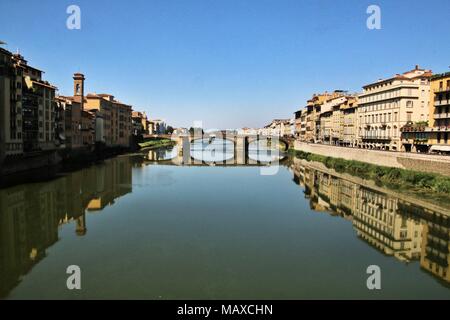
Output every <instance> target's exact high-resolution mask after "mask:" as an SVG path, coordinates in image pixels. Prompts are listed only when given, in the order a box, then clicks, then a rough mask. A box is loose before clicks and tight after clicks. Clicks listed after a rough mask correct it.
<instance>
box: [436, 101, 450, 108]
mask: <svg viewBox="0 0 450 320" xmlns="http://www.w3.org/2000/svg"><path fill="white" fill-rule="evenodd" d="M434 105H435V106H436V107H439V106H446V105H450V100H436V101H435V102H434Z"/></svg>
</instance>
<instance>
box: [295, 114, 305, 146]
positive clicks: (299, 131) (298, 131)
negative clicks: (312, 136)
mask: <svg viewBox="0 0 450 320" xmlns="http://www.w3.org/2000/svg"><path fill="white" fill-rule="evenodd" d="M307 111H308V110H307V109H306V108H303V109H301V110H298V111H296V112H295V114H294V115H295V116H294V137H295V138H296V139H298V140H300V141H306V138H305V135H306V114H307Z"/></svg>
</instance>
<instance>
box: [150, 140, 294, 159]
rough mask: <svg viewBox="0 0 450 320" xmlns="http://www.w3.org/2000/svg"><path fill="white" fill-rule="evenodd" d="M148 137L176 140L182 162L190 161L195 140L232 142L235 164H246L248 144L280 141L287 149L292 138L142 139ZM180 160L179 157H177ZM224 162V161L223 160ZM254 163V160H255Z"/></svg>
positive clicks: (224, 147)
mask: <svg viewBox="0 0 450 320" xmlns="http://www.w3.org/2000/svg"><path fill="white" fill-rule="evenodd" d="M148 138H164V139H171V140H173V141H175V142H176V144H177V146H178V153H179V155H180V156H182V162H183V163H186V164H187V163H192V159H191V144H192V143H193V142H195V141H199V140H202V141H208V142H209V143H212V142H213V141H215V140H225V141H230V142H232V143H233V150H234V160H233V161H234V162H235V164H246V163H247V162H248V161H249V160H248V157H247V156H248V152H249V146H250V144H252V143H254V142H257V141H259V142H266V143H267V144H268V145H271V144H272V143H274V144H275V145H276V147H278V143H282V144H283V145H284V146H285V149H286V150H288V149H289V147H290V146H291V145H292V144H293V142H294V138H291V137H280V136H265V135H221V134H218V135H214V134H203V135H190V134H184V135H183V134H180V135H167V134H158V135H144V139H148ZM223 149H224V150H226V149H227V146H226V144H225V143H224V144H223ZM179 160H181V159H179ZM225 162H226V161H225ZM255 164H256V162H255Z"/></svg>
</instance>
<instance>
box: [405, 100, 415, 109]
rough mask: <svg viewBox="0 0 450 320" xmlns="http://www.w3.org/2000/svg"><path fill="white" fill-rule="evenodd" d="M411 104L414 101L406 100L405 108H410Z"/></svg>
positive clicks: (412, 104)
mask: <svg viewBox="0 0 450 320" xmlns="http://www.w3.org/2000/svg"><path fill="white" fill-rule="evenodd" d="M413 106H414V102H412V101H411V100H408V101H406V107H407V108H412V107H413Z"/></svg>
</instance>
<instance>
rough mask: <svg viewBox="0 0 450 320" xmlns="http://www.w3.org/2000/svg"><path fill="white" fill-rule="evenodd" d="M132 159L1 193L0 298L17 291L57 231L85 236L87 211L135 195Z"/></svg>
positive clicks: (51, 243) (54, 240)
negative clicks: (65, 227)
mask: <svg viewBox="0 0 450 320" xmlns="http://www.w3.org/2000/svg"><path fill="white" fill-rule="evenodd" d="M131 160H132V158H130V157H118V158H116V159H114V160H111V161H106V162H105V164H103V165H97V166H93V167H91V168H87V169H83V170H80V171H77V172H73V173H70V174H68V175H66V176H64V177H62V178H59V179H56V180H53V181H50V182H44V183H35V184H27V185H21V186H16V187H13V188H8V189H3V190H0V297H4V296H6V295H7V294H8V292H9V291H10V290H11V289H12V288H14V287H15V286H16V285H17V284H18V283H19V282H20V279H21V278H22V276H23V275H25V274H27V273H28V272H29V271H30V270H31V268H32V267H33V266H34V265H35V264H37V263H38V262H39V261H40V260H41V259H43V258H45V256H46V249H47V248H48V247H50V246H51V245H53V244H54V243H55V242H57V241H58V227H59V226H60V225H62V224H66V223H72V224H74V232H75V233H76V234H77V235H78V236H84V235H85V234H86V232H87V230H88V226H86V218H85V215H86V212H89V211H100V210H102V209H103V208H105V207H106V206H108V205H113V204H114V201H115V200H116V199H118V198H119V197H122V196H124V195H126V194H127V193H130V192H131V191H132V189H131V183H132V174H131V168H132V161H131Z"/></svg>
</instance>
